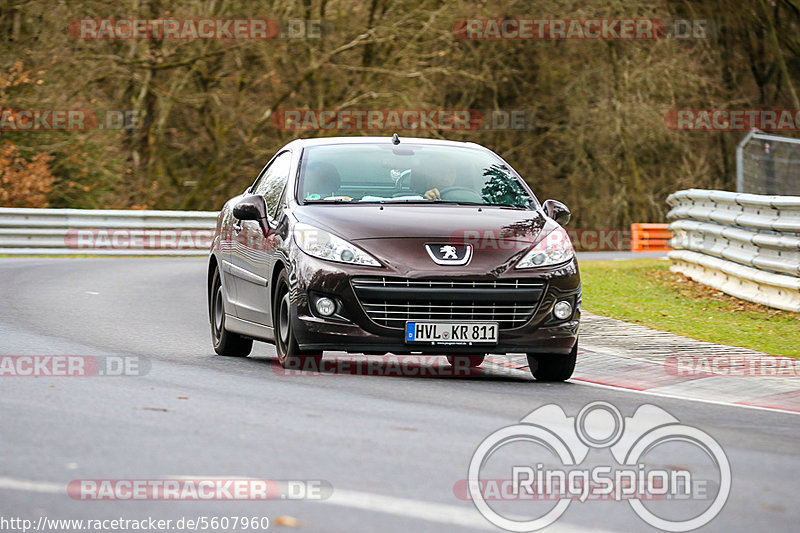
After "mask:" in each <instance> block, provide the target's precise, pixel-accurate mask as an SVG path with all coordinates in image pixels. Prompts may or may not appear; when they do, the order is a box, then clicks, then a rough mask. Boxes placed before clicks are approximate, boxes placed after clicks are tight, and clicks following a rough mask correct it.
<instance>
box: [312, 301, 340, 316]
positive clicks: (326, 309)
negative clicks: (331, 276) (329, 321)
mask: <svg viewBox="0 0 800 533" xmlns="http://www.w3.org/2000/svg"><path fill="white" fill-rule="evenodd" d="M316 306H317V312H318V313H319V314H321V315H322V316H331V315H332V314H333V313H334V312H335V311H336V304H335V303H334V301H333V300H331V299H330V298H326V297H324V296H323V297H322V298H317V303H316Z"/></svg>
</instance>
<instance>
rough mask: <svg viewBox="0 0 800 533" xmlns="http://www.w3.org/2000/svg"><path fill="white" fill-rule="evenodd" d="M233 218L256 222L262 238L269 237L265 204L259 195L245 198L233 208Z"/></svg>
mask: <svg viewBox="0 0 800 533" xmlns="http://www.w3.org/2000/svg"><path fill="white" fill-rule="evenodd" d="M233 216H234V217H235V218H237V219H239V220H256V221H258V225H259V227H260V228H261V232H262V233H263V234H264V237H267V236H268V235H269V226H268V225H267V203H266V202H265V201H264V197H263V196H261V195H259V194H251V195H249V196H245V197H244V198H242V199H241V200H239V202H238V203H237V204H236V205H235V206H233Z"/></svg>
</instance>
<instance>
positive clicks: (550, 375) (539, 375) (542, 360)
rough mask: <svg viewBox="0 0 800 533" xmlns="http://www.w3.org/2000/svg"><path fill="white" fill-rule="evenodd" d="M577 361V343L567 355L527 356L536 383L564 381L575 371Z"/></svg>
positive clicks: (534, 354)
mask: <svg viewBox="0 0 800 533" xmlns="http://www.w3.org/2000/svg"><path fill="white" fill-rule="evenodd" d="M577 359H578V343H577V342H576V343H575V346H573V347H572V351H571V352H569V355H555V354H536V353H529V354H528V365H529V366H530V369H531V374H533V377H534V378H536V381H566V380H568V379H569V378H571V377H572V373H573V372H574V371H575V361H576V360H577Z"/></svg>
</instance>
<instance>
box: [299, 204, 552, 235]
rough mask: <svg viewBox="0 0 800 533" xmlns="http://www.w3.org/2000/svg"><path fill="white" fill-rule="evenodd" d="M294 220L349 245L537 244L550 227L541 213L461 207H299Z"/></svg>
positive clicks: (487, 207) (550, 224) (486, 207)
mask: <svg viewBox="0 0 800 533" xmlns="http://www.w3.org/2000/svg"><path fill="white" fill-rule="evenodd" d="M294 214H295V217H296V218H297V220H298V221H300V222H304V223H306V224H311V225H314V226H316V227H318V228H321V229H325V230H327V231H330V232H332V233H334V234H336V235H338V236H340V237H342V238H343V239H346V240H348V241H360V240H366V239H397V238H417V239H419V238H423V239H449V240H451V241H459V240H462V239H465V240H468V241H475V240H487V239H488V240H496V241H500V240H505V241H508V240H512V241H523V242H528V243H533V242H536V241H537V240H538V238H539V236H540V235H541V234H542V233H543V232H544V233H549V232H550V231H551V230H552V229H553V228H554V227H556V225H555V223H554V222H552V221H550V220H549V219H547V218H546V217H545V216H544V215H543V214H542V213H541V211H529V210H520V209H506V208H500V207H491V206H484V207H480V208H479V207H477V206H462V205H442V204H439V205H433V206H429V205H422V206H416V205H413V206H412V205H386V204H383V205H320V204H316V205H304V206H298V207H297V209H295V210H294Z"/></svg>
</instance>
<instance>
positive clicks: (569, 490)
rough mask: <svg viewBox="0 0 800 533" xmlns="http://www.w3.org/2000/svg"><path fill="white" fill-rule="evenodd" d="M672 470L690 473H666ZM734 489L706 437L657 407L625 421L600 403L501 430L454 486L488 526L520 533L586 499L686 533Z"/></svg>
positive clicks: (541, 412)
mask: <svg viewBox="0 0 800 533" xmlns="http://www.w3.org/2000/svg"><path fill="white" fill-rule="evenodd" d="M590 454H591V456H590ZM601 454H605V455H606V456H607V457H608V459H607V460H605V461H604V460H603V459H602V458H601ZM674 464H680V465H686V464H690V465H692V466H691V468H688V467H684V466H664V465H674ZM730 489H731V468H730V463H729V461H728V458H727V456H726V454H725V452H724V450H723V449H722V447H721V446H720V445H719V443H717V441H716V440H714V438H713V437H711V436H710V435H709V434H708V433H705V432H704V431H702V430H700V429H698V428H695V427H692V426H688V425H685V424H681V423H680V421H678V419H676V418H675V417H673V416H672V415H670V414H669V413H668V412H666V411H665V410H663V409H661V408H660V407H658V406H655V405H650V404H643V405H641V406H639V407H638V408H637V409H636V411H635V412H634V413H633V415H632V416H629V417H625V416H623V415H622V414H621V413H620V411H619V410H618V409H617V408H616V407H615V406H613V405H612V404H610V403H608V402H603V401H596V402H591V403H589V404H587V405H586V406H584V407H583V408H582V409H581V410H580V411H579V412H578V414H577V415H576V416H572V417H570V416H567V414H566V413H565V412H564V411H563V409H562V408H561V407H560V406H558V405H555V404H549V405H545V406H543V407H540V408H538V409H536V410H535V411H533V412H531V413H529V414H528V415H527V416H525V417H524V418H522V420H520V421H519V423H517V424H514V425H510V426H506V427H504V428H500V429H498V430H497V431H495V432H494V433H492V434H491V435H489V436H488V437H486V438H485V439H484V440H483V441H482V442H481V443H480V444H479V445H478V448H477V449H476V450H475V453H474V454H473V456H472V459H471V461H470V463H469V470H468V477H467V479H466V480H461V481H458V482H456V483H455V485H454V487H453V491H454V493H455V495H456V496H457V497H468V498H469V499H471V500H472V501H473V503H474V504H475V507H476V508H477V509H478V511H479V512H480V513H481V514H482V515H483V516H484V517H485V518H486V519H487V520H488V521H489V522H491V523H492V524H493V525H495V526H497V527H500V528H502V529H505V530H507V531H519V532H523V531H526V532H527V531H538V530H540V529H542V528H545V527H547V526H549V525H552V524H553V523H554V522H555V521H556V520H558V519H559V518H560V517H561V516H562V515H563V514H564V513H565V512H566V510H567V508H568V507H569V506H570V505H572V504H573V503H574V504H576V505H577V504H580V503H581V502H586V501H592V500H611V501H619V502H625V503H627V504H628V505H630V507H631V509H632V510H633V512H634V513H636V514H637V515H638V516H639V517H640V518H641V519H642V520H643V521H644V522H646V523H647V524H649V525H651V526H653V527H656V528H658V529H662V530H665V531H672V532H682V531H691V530H693V529H697V528H699V527H702V526H704V525H706V524H708V523H709V522H710V521H711V520H713V519H714V518H715V517H716V516H717V515H718V514H719V513H720V511H721V510H722V508H723V507H724V505H725V503H726V502H727V499H728V495H729V493H730ZM554 501H555V502H556V503H555V504H553V502H554ZM488 502H494V505H490V504H489V503H488Z"/></svg>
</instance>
